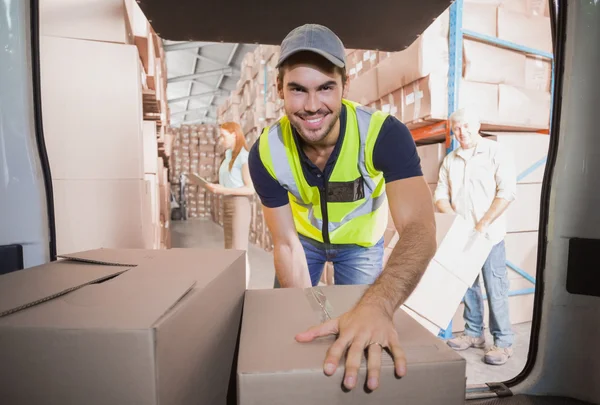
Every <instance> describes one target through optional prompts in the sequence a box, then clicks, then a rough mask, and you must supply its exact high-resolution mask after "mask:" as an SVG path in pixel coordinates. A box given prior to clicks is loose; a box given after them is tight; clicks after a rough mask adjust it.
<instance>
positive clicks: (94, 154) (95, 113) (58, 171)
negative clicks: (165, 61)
mask: <svg viewBox="0 0 600 405" xmlns="http://www.w3.org/2000/svg"><path fill="white" fill-rule="evenodd" d="M81 7H83V6H78V7H77V8H81ZM84 8H85V7H84ZM40 58H41V63H40V66H41V83H42V109H43V117H44V118H43V119H44V138H45V141H46V147H47V148H48V158H49V160H50V169H51V170H52V178H53V179H54V180H60V179H138V180H142V179H143V174H144V147H143V137H142V87H141V82H140V79H139V74H138V69H139V62H138V53H137V49H136V47H135V46H133V45H120V44H110V43H103V42H94V41H83V40H77V39H67V38H55V37H46V36H43V37H42V38H41V49H40ZM65 66H69V68H68V69H66V68H65ZM108 157H110V163H108V162H109V161H108V160H107V158H108Z"/></svg>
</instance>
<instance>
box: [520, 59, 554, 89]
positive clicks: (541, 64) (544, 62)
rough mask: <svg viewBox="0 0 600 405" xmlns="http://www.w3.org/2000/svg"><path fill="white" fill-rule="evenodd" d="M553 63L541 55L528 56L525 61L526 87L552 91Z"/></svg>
mask: <svg viewBox="0 0 600 405" xmlns="http://www.w3.org/2000/svg"><path fill="white" fill-rule="evenodd" d="M551 84H552V64H551V63H550V61H549V60H548V59H544V58H542V57H539V56H532V55H528V56H527V61H526V63H525V88H527V89H531V90H541V91H545V92H550V85H551Z"/></svg>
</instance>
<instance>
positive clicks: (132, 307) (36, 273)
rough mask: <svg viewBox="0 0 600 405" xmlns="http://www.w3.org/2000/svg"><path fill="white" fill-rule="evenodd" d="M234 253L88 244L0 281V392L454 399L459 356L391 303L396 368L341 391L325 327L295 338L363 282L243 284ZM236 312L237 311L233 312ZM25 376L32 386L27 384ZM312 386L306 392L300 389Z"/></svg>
mask: <svg viewBox="0 0 600 405" xmlns="http://www.w3.org/2000/svg"><path fill="white" fill-rule="evenodd" d="M245 264H246V260H245V254H244V253H243V252H239V251H234V250H216V251H215V250H201V249H169V250H154V251H147V250H139V249H135V250H127V249H100V250H92V251H85V252H79V253H74V254H68V255H63V258H62V260H60V261H58V262H53V263H50V264H46V265H43V266H38V267H34V268H30V269H26V270H21V271H18V272H14V273H10V274H7V275H4V276H1V277H0V334H1V336H2V345H0V358H2V362H0V378H1V379H2V382H3V383H2V384H0V398H2V399H3V403H7V404H29V403H45V404H52V405H53V404H61V405H70V404H81V403H86V404H90V405H96V404H98V405H99V404H108V403H115V404H132V403H143V404H211V405H225V404H232V403H237V404H240V405H251V404H292V403H294V404H295V403H305V404H311V403H344V404H353V405H358V404H361V405H363V404H364V405H370V404H382V403H393V402H394V401H397V399H398V398H402V403H403V404H407V405H417V404H418V405H437V404H440V403H444V404H448V405H459V404H460V405H462V404H464V400H465V391H466V387H465V373H466V361H465V360H464V359H463V358H462V357H461V356H460V355H459V354H458V353H456V352H454V351H453V350H452V349H450V348H449V347H447V346H446V345H445V343H444V342H442V341H441V340H439V339H437V338H436V337H434V336H432V335H431V334H429V332H427V330H426V329H425V328H423V327H421V326H419V324H418V323H416V322H415V321H414V320H412V319H411V318H410V317H409V316H407V315H406V314H405V313H404V312H403V311H398V312H397V313H396V315H395V317H394V324H395V326H396V329H397V331H398V337H399V339H400V342H401V345H402V348H403V350H404V353H405V356H406V361H407V370H408V371H407V375H406V376H405V377H403V378H401V379H399V378H397V377H396V375H395V373H394V366H393V362H392V359H391V357H390V356H389V355H388V354H387V353H386V352H385V351H384V352H383V358H382V366H381V377H380V378H381V380H380V381H381V384H380V387H379V388H378V389H377V390H376V391H374V392H369V391H368V390H366V389H365V388H364V384H365V377H366V363H365V362H363V363H362V364H361V367H360V368H359V372H358V378H359V380H358V384H357V386H356V388H355V389H354V390H353V391H352V392H347V391H345V390H344V389H343V388H342V379H343V375H344V364H343V363H341V364H340V367H338V370H337V371H336V373H335V374H334V375H333V376H331V377H328V376H326V375H325V374H324V373H323V371H322V367H323V362H324V360H325V356H326V352H327V350H328V348H329V347H330V345H331V344H332V343H333V341H334V339H335V337H334V336H331V338H323V339H317V340H316V341H314V342H311V343H299V342H297V341H295V339H294V336H295V335H296V334H297V333H299V332H302V331H304V330H306V329H307V328H308V327H310V326H314V325H318V324H319V323H320V322H322V321H323V320H324V318H326V317H328V316H330V317H337V316H339V315H341V314H343V313H344V312H346V311H348V310H349V309H351V308H352V306H353V305H354V304H355V303H356V301H357V300H358V299H359V298H360V296H361V294H362V292H363V290H364V288H365V287H364V286H331V287H316V288H308V289H300V288H291V289H268V290H261V291H259V290H254V291H245V286H246V284H245V269H244V268H245ZM242 309H243V311H242ZM32 383H34V384H35V389H31V386H32ZM308 386H310V387H312V388H311V389H307V387H308Z"/></svg>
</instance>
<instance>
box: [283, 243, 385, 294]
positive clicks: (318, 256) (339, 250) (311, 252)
mask: <svg viewBox="0 0 600 405" xmlns="http://www.w3.org/2000/svg"><path fill="white" fill-rule="evenodd" d="M298 237H299V238H300V242H301V243H302V247H304V253H305V255H306V261H307V263H308V271H309V273H310V279H311V281H312V285H313V286H316V285H317V284H319V280H320V279H321V274H322V273H323V268H324V266H325V262H332V263H333V269H334V275H333V278H334V280H335V284H337V285H345V284H372V283H373V282H374V281H375V280H376V279H377V277H378V276H379V274H381V271H382V269H383V238H381V240H380V241H379V242H377V244H375V245H374V246H372V247H370V248H365V247H362V246H358V245H326V244H324V243H320V242H317V241H313V240H309V239H308V238H306V237H304V236H301V235H298ZM279 287H280V285H279V281H278V280H277V277H275V288H279Z"/></svg>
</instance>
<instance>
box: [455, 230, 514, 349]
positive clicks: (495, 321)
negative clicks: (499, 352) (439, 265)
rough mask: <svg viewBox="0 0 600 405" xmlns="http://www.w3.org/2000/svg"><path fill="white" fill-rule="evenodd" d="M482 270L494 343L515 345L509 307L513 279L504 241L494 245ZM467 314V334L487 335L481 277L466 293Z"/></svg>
mask: <svg viewBox="0 0 600 405" xmlns="http://www.w3.org/2000/svg"><path fill="white" fill-rule="evenodd" d="M482 273H483V283H484V285H485V290H486V293H487V301H488V305H489V309H490V332H491V334H492V336H493V337H494V344H495V345H496V346H498V347H509V346H511V345H512V344H513V332H512V328H511V324H510V313H509V308H508V289H509V281H508V274H507V270H506V250H505V246H504V241H502V242H500V243H498V244H497V245H495V246H494V247H493V248H492V251H491V252H490V255H489V256H488V258H487V260H486V262H485V264H484V265H483V269H482ZM463 316H464V318H465V334H466V335H468V336H474V337H479V336H483V316H484V306H483V296H482V295H481V287H480V285H479V277H477V279H476V280H475V283H473V286H472V287H471V288H469V289H468V290H467V293H466V294H465V311H464V315H463Z"/></svg>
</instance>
